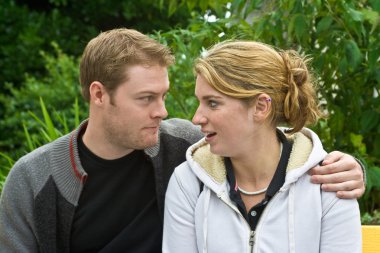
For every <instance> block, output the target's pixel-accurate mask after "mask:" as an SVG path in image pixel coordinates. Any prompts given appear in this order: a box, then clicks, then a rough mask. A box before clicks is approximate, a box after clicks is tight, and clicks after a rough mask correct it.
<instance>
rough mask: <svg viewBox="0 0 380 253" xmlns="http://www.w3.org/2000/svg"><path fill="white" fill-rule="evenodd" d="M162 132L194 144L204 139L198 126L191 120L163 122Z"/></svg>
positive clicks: (173, 119) (174, 119)
mask: <svg viewBox="0 0 380 253" xmlns="http://www.w3.org/2000/svg"><path fill="white" fill-rule="evenodd" d="M160 130H161V134H164V135H170V136H173V137H178V138H181V139H185V140H187V141H189V142H190V143H194V142H196V141H198V140H199V139H201V138H202V137H203V134H202V132H201V131H200V128H199V127H198V126H195V125H194V124H193V123H191V122H190V121H189V120H185V119H179V118H171V119H167V120H164V121H162V123H161V129H160Z"/></svg>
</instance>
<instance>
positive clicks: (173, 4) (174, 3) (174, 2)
mask: <svg viewBox="0 0 380 253" xmlns="http://www.w3.org/2000/svg"><path fill="white" fill-rule="evenodd" d="M176 10H177V0H169V9H168V16H169V17H170V16H172V15H173V14H174V12H175V11H176Z"/></svg>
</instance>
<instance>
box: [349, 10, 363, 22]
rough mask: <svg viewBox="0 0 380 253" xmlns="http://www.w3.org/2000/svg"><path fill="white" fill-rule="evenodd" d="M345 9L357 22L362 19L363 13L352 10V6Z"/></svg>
mask: <svg viewBox="0 0 380 253" xmlns="http://www.w3.org/2000/svg"><path fill="white" fill-rule="evenodd" d="M347 11H348V14H349V15H350V17H351V18H352V19H353V20H355V21H357V22H362V21H363V19H364V15H363V13H361V12H360V11H357V10H354V9H352V8H348V9H347Z"/></svg>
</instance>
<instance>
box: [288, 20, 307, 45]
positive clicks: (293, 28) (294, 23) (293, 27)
mask: <svg viewBox="0 0 380 253" xmlns="http://www.w3.org/2000/svg"><path fill="white" fill-rule="evenodd" d="M306 30H307V22H306V19H305V16H304V15H302V14H296V15H294V16H293V17H292V19H291V21H290V24H289V34H293V32H294V34H295V35H296V37H297V40H298V41H299V42H300V41H301V40H302V38H303V37H304V36H305V33H306Z"/></svg>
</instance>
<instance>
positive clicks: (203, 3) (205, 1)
mask: <svg viewBox="0 0 380 253" xmlns="http://www.w3.org/2000/svg"><path fill="white" fill-rule="evenodd" d="M199 7H200V8H201V10H202V11H203V12H205V11H206V10H207V7H208V0H199Z"/></svg>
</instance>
